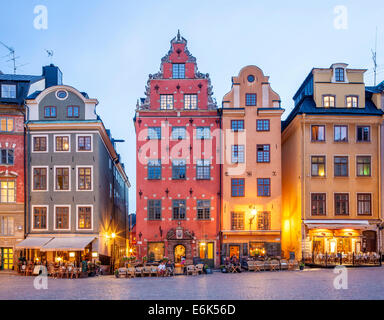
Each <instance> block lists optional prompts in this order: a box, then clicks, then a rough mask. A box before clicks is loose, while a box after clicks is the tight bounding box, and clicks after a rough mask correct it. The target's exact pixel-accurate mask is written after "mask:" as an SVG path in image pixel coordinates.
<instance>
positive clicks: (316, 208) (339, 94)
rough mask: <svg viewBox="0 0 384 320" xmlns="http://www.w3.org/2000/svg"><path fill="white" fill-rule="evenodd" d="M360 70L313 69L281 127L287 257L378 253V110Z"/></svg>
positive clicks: (341, 66) (338, 67)
mask: <svg viewBox="0 0 384 320" xmlns="http://www.w3.org/2000/svg"><path fill="white" fill-rule="evenodd" d="M365 71H366V70H363V69H348V68H347V65H346V64H343V63H338V64H333V65H332V66H331V67H330V68H314V69H312V71H311V72H310V73H309V75H308V76H307V78H306V79H305V81H304V82H303V84H302V85H301V86H300V88H299V90H298V91H297V93H296V94H295V96H294V98H293V99H294V101H295V107H294V109H293V110H292V112H291V113H290V114H289V116H288V117H287V119H286V120H285V121H284V123H283V133H282V168H283V212H282V247H283V251H284V253H285V255H286V256H288V254H289V253H291V252H294V253H295V256H296V258H297V259H301V258H302V257H304V258H305V259H312V256H313V257H316V256H318V255H319V254H329V255H337V254H344V255H347V254H348V253H349V254H352V253H359V252H376V251H378V246H377V243H378V234H377V230H378V226H379V224H380V223H381V214H380V212H381V201H380V197H381V162H380V161H379V159H380V124H381V122H382V114H383V113H382V111H381V110H380V109H378V108H377V107H376V106H375V105H374V103H372V101H371V99H369V98H367V97H366V93H365V85H364V72H365Z"/></svg>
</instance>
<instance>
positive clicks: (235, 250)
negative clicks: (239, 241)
mask: <svg viewBox="0 0 384 320" xmlns="http://www.w3.org/2000/svg"><path fill="white" fill-rule="evenodd" d="M233 256H236V258H237V259H239V258H240V246H239V245H229V257H230V258H232V257H233Z"/></svg>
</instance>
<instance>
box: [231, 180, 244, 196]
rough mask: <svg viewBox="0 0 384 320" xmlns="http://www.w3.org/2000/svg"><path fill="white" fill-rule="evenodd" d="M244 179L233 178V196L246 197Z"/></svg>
mask: <svg viewBox="0 0 384 320" xmlns="http://www.w3.org/2000/svg"><path fill="white" fill-rule="evenodd" d="M244 184H245V182H244V179H231V195H232V197H244Z"/></svg>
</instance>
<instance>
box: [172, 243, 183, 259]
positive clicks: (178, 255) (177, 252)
mask: <svg viewBox="0 0 384 320" xmlns="http://www.w3.org/2000/svg"><path fill="white" fill-rule="evenodd" d="M174 254H175V263H180V262H181V258H182V257H185V247H184V246H183V245H182V244H179V245H177V246H176V247H175V250H174Z"/></svg>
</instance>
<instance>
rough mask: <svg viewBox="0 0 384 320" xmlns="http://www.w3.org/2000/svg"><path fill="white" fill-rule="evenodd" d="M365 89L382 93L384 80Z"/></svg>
mask: <svg viewBox="0 0 384 320" xmlns="http://www.w3.org/2000/svg"><path fill="white" fill-rule="evenodd" d="M365 91H368V92H371V93H381V92H383V91H384V81H382V82H380V83H379V84H378V85H377V86H372V87H365Z"/></svg>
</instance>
